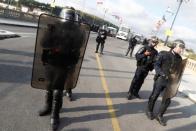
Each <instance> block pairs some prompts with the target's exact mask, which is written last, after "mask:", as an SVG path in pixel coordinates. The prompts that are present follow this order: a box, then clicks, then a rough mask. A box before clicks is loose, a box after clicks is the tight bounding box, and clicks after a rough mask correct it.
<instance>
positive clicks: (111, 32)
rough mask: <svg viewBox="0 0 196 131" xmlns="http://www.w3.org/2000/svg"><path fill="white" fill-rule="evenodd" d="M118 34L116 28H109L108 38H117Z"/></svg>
mask: <svg viewBox="0 0 196 131" xmlns="http://www.w3.org/2000/svg"><path fill="white" fill-rule="evenodd" d="M116 33H117V29H116V28H114V27H110V26H109V27H108V36H111V37H115V36H116Z"/></svg>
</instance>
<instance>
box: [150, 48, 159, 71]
mask: <svg viewBox="0 0 196 131" xmlns="http://www.w3.org/2000/svg"><path fill="white" fill-rule="evenodd" d="M157 55H158V52H157V51H156V52H155V55H154V57H153V60H152V64H151V65H150V70H151V71H152V70H153V69H154V64H155V62H156V58H157Z"/></svg>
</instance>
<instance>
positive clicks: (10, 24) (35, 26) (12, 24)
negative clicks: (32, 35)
mask: <svg viewBox="0 0 196 131" xmlns="http://www.w3.org/2000/svg"><path fill="white" fill-rule="evenodd" d="M0 24H1V25H9V26H19V27H29V28H37V25H34V26H33V25H20V24H14V23H0Z"/></svg>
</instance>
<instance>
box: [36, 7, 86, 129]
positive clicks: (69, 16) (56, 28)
mask: <svg viewBox="0 0 196 131" xmlns="http://www.w3.org/2000/svg"><path fill="white" fill-rule="evenodd" d="M61 14H63V15H64V16H63V18H64V19H62V21H61V22H59V23H58V22H56V23H55V24H50V25H48V28H49V33H48V34H47V35H48V36H46V37H45V39H44V40H43V44H42V48H43V54H42V62H43V64H44V67H45V74H46V79H47V81H48V84H47V87H46V96H45V98H46V101H45V106H44V108H43V109H42V110H40V111H39V115H40V116H45V115H48V114H51V122H50V124H51V127H52V130H56V129H57V128H58V126H59V123H60V120H59V112H60V109H61V107H62V103H63V90H64V84H65V81H66V79H68V77H70V76H69V72H70V70H72V69H73V68H75V65H76V64H77V62H78V60H79V57H80V48H81V46H82V42H83V39H84V37H83V34H82V31H81V30H80V24H79V23H77V22H75V21H77V18H76V12H75V9H74V8H70V9H63V10H62V13H61ZM54 19H55V17H54ZM49 20H52V19H49Z"/></svg>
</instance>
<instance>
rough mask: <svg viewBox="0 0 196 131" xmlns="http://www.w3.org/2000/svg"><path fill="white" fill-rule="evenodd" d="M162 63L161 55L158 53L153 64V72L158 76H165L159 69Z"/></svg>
mask: <svg viewBox="0 0 196 131" xmlns="http://www.w3.org/2000/svg"><path fill="white" fill-rule="evenodd" d="M162 61H163V54H162V52H160V53H159V54H158V56H157V57H156V60H155V63H154V69H155V72H156V74H158V75H160V76H164V75H165V74H164V73H163V71H162V69H161V65H162Z"/></svg>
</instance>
